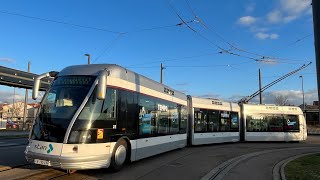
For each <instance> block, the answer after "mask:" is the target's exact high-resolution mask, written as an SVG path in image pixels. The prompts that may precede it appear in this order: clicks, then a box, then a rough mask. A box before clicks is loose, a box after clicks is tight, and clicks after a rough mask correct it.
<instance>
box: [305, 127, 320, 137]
mask: <svg viewBox="0 0 320 180" xmlns="http://www.w3.org/2000/svg"><path fill="white" fill-rule="evenodd" d="M307 129H308V134H310V135H320V127H319V126H307Z"/></svg>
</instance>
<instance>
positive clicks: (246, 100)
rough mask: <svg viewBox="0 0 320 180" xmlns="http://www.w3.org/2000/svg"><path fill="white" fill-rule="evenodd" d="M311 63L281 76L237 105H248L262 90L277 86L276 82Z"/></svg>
mask: <svg viewBox="0 0 320 180" xmlns="http://www.w3.org/2000/svg"><path fill="white" fill-rule="evenodd" d="M311 63H312V62H309V63H308V64H303V66H301V67H300V68H298V69H296V70H294V71H291V72H289V73H288V74H286V75H284V76H282V77H280V78H278V79H276V80H274V81H272V82H271V83H269V84H267V85H266V86H264V87H263V88H261V91H260V90H258V91H256V92H255V93H253V94H251V95H250V96H246V97H244V98H242V99H240V101H238V103H239V104H246V103H248V102H249V101H250V100H251V99H253V98H254V97H256V96H258V95H259V94H260V92H263V91H264V90H266V89H268V88H270V87H271V86H273V85H275V84H277V83H278V82H280V81H282V80H284V79H285V78H287V77H289V76H291V75H293V74H294V73H296V72H298V71H300V70H302V69H304V68H306V67H307V66H309V65H310V64H311Z"/></svg>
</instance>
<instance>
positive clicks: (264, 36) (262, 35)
mask: <svg viewBox="0 0 320 180" xmlns="http://www.w3.org/2000/svg"><path fill="white" fill-rule="evenodd" d="M256 38H258V39H262V40H264V39H267V38H269V34H267V33H262V32H259V33H257V34H256Z"/></svg>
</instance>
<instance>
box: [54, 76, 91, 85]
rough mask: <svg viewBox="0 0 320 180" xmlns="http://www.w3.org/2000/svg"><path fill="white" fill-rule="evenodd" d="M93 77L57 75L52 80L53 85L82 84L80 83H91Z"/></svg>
mask: <svg viewBox="0 0 320 180" xmlns="http://www.w3.org/2000/svg"><path fill="white" fill-rule="evenodd" d="M94 79H95V78H94V77H90V76H65V77H58V78H57V79H56V80H55V81H54V84H53V85H54V86H59V85H68V86H82V85H91V84H92V83H93V81H94Z"/></svg>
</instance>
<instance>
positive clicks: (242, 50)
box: [185, 0, 312, 61]
mask: <svg viewBox="0 0 320 180" xmlns="http://www.w3.org/2000/svg"><path fill="white" fill-rule="evenodd" d="M185 2H186V4H187V5H188V7H189V9H190V11H191V13H192V14H193V15H194V17H195V19H197V20H198V21H199V22H200V23H201V24H202V25H203V26H204V27H205V28H206V29H209V30H210V31H212V32H214V34H215V35H216V36H217V37H219V38H220V39H221V40H222V41H223V42H225V43H226V44H228V45H229V46H230V47H231V48H232V49H234V50H237V51H240V52H243V53H247V54H251V55H255V56H259V57H260V59H273V60H292V59H285V58H279V57H272V56H266V55H262V54H258V53H254V52H250V51H247V50H244V49H242V48H239V47H236V46H235V45H233V44H232V43H230V42H229V41H227V40H226V39H225V38H224V37H223V36H222V35H220V34H219V33H218V32H217V31H216V30H215V29H214V28H212V27H210V26H208V25H206V24H205V23H204V22H203V21H202V20H201V19H200V18H199V16H197V14H196V13H195V11H194V10H193V8H192V7H191V4H190V2H189V1H188V0H185ZM311 35H312V34H309V35H307V36H305V37H303V38H301V39H298V40H297V41H296V42H294V43H293V44H295V43H297V42H299V41H301V40H302V39H305V38H307V37H309V36H311ZM249 59H252V58H249ZM254 59H257V58H254ZM293 61H301V60H293Z"/></svg>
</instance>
